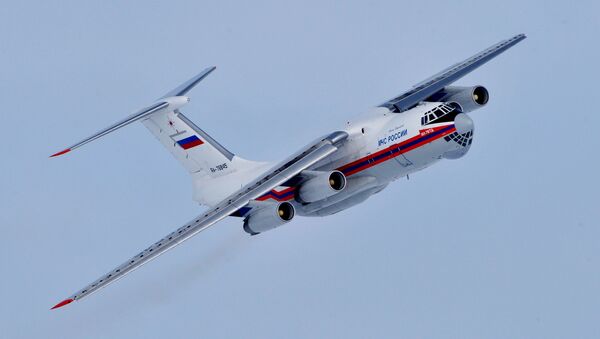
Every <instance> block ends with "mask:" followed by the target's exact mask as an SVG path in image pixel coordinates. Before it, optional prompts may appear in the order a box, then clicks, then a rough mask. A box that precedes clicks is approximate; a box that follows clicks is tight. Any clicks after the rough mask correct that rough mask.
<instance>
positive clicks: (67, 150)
mask: <svg viewBox="0 0 600 339" xmlns="http://www.w3.org/2000/svg"><path fill="white" fill-rule="evenodd" d="M69 152H71V149H70V148H66V149H64V150H62V151H60V152H57V153H54V154H52V155H51V156H50V157H49V158H54V157H57V156H59V155H63V154H65V153H69Z"/></svg>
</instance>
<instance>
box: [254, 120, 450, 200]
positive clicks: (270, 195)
mask: <svg viewBox="0 0 600 339" xmlns="http://www.w3.org/2000/svg"><path fill="white" fill-rule="evenodd" d="M447 127H448V125H445V126H439V127H434V128H428V129H424V130H420V131H419V134H418V135H416V136H414V137H412V138H410V139H407V140H404V141H403V142H400V143H397V144H394V145H392V146H389V147H387V148H385V149H383V150H381V151H378V152H376V153H373V154H369V155H367V156H365V157H362V158H360V159H358V160H355V161H353V162H351V163H349V164H346V165H344V166H342V167H339V168H338V169H337V170H338V171H342V172H344V169H346V168H350V167H352V166H354V165H356V164H359V163H361V162H363V161H365V160H367V159H370V158H375V157H377V156H379V155H381V154H384V153H386V152H390V151H391V150H393V149H395V148H398V147H401V146H403V145H406V144H408V143H411V142H413V141H415V140H418V139H420V138H422V137H424V136H426V135H429V134H431V133H435V132H437V131H439V130H442V129H444V128H447ZM454 131H456V128H454V127H453V128H451V129H449V130H447V131H445V132H443V133H440V134H439V135H436V136H435V138H433V139H424V140H423V141H421V142H418V143H416V144H414V145H412V146H410V147H408V148H406V149H403V150H402V151H400V152H396V153H391V154H389V155H388V156H385V157H383V158H381V159H377V160H376V161H372V162H369V163H366V164H364V165H363V166H361V167H357V168H355V169H353V170H352V171H350V172H344V174H345V175H346V176H350V175H352V174H356V173H358V172H360V171H364V170H365V169H367V168H370V167H373V166H375V165H378V164H380V163H382V162H384V161H387V160H390V159H392V158H395V157H397V156H399V155H400V154H404V153H406V152H410V151H412V150H414V149H416V148H418V147H421V146H423V145H425V144H428V143H430V142H433V141H435V140H438V139H440V138H443V137H444V136H446V135H448V134H450V133H453V132H454ZM295 189H296V187H289V188H287V189H285V190H283V191H276V190H271V191H270V192H268V193H266V194H264V195H263V196H261V197H259V198H257V199H256V200H258V201H265V200H268V199H273V200H276V201H287V200H290V199H292V198H293V197H294V195H290V196H289V197H286V198H283V199H281V198H278V197H277V196H276V195H279V196H281V195H283V194H286V193H288V192H290V191H293V190H295ZM275 194H276V195H275Z"/></svg>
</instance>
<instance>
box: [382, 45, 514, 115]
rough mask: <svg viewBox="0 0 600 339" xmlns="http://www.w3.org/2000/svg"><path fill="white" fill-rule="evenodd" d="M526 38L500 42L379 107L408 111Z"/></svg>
mask: <svg viewBox="0 0 600 339" xmlns="http://www.w3.org/2000/svg"><path fill="white" fill-rule="evenodd" d="M525 38H526V36H525V34H518V35H515V36H514V37H512V38H510V39H507V40H503V41H500V42H499V43H497V44H495V45H493V46H491V47H489V48H487V49H485V50H483V51H481V52H479V53H477V54H475V55H473V56H472V57H470V58H468V59H466V60H464V61H462V62H459V63H457V64H454V65H452V66H450V67H448V68H446V69H445V70H443V71H441V72H439V73H437V74H435V75H434V76H432V77H430V78H427V79H425V80H423V81H421V82H420V83H418V84H416V85H415V86H413V88H412V89H410V90H409V91H407V92H405V93H403V94H401V95H399V96H397V97H395V98H393V99H391V100H388V101H386V102H384V103H383V104H381V105H379V106H380V107H387V108H389V109H390V110H391V111H392V112H396V113H400V112H403V111H406V110H408V109H409V108H411V107H413V106H415V105H416V104H418V103H419V102H420V101H423V100H425V99H427V98H428V97H429V96H431V95H433V94H434V93H436V92H437V91H439V90H441V89H442V88H444V87H446V86H448V85H450V84H451V83H453V82H455V81H456V80H458V79H460V78H462V77H464V76H465V75H467V74H469V73H471V72H472V71H474V70H475V69H476V68H478V67H479V66H481V65H483V64H485V63H486V62H488V61H490V60H492V59H493V58H495V57H497V56H498V55H499V54H500V53H502V52H504V51H506V50H507V49H509V48H511V47H512V46H514V45H516V44H517V43H519V42H520V41H522V40H524V39H525Z"/></svg>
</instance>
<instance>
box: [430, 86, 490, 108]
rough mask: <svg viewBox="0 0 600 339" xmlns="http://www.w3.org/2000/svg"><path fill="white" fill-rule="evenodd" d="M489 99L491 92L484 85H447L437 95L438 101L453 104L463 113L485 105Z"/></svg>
mask: <svg viewBox="0 0 600 339" xmlns="http://www.w3.org/2000/svg"><path fill="white" fill-rule="evenodd" d="M438 95H439V96H441V97H438ZM489 99H490V94H489V93H488V90H487V89H486V88H485V87H483V86H473V87H461V86H447V87H444V89H443V90H441V91H440V92H439V93H438V94H437V95H436V101H440V102H447V103H449V104H453V105H454V106H456V108H458V110H459V111H460V112H462V113H469V112H471V111H474V110H476V109H478V108H481V107H483V106H485V104H487V102H488V100H489Z"/></svg>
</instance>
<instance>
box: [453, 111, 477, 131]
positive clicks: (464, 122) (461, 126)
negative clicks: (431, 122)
mask: <svg viewBox="0 0 600 339" xmlns="http://www.w3.org/2000/svg"><path fill="white" fill-rule="evenodd" d="M454 126H455V127H456V131H457V132H458V133H460V134H463V133H467V132H469V131H472V130H473V127H474V124H473V119H471V117H470V116H468V115H466V114H465V113H460V114H458V115H456V117H455V118H454Z"/></svg>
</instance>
